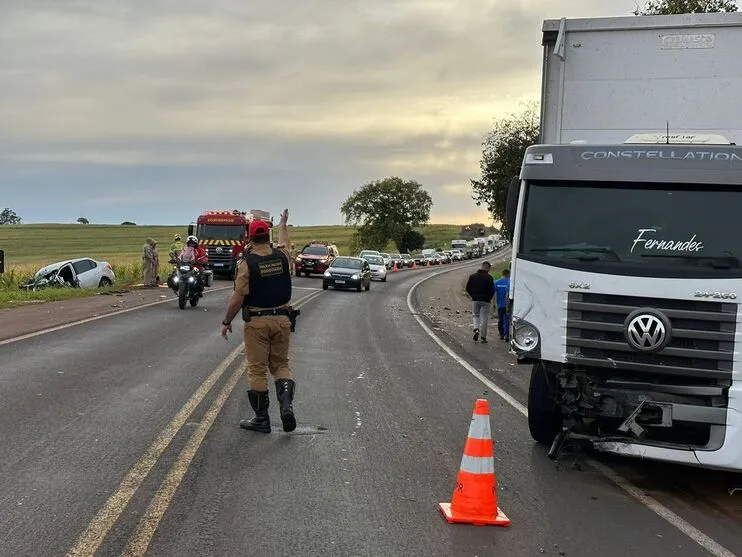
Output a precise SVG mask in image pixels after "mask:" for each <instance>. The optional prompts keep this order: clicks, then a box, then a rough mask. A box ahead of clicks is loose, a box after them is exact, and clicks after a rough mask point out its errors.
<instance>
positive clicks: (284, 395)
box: [276, 379, 296, 431]
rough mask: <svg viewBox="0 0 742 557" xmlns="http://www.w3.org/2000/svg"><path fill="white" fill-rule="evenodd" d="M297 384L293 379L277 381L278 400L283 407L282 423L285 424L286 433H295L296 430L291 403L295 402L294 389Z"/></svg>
mask: <svg viewBox="0 0 742 557" xmlns="http://www.w3.org/2000/svg"><path fill="white" fill-rule="evenodd" d="M295 388H296V383H294V380H293V379H278V380H277V381H276V398H277V399H278V403H279V404H280V405H281V421H282V422H283V430H284V431H294V430H295V429H296V418H295V417H294V409H293V407H292V406H291V403H292V402H293V400H294V389H295Z"/></svg>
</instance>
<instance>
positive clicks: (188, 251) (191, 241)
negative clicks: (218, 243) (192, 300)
mask: <svg viewBox="0 0 742 557" xmlns="http://www.w3.org/2000/svg"><path fill="white" fill-rule="evenodd" d="M178 260H179V261H183V262H184V263H192V264H193V269H194V270H195V271H196V273H197V280H198V295H199V297H203V290H204V276H203V275H204V273H203V266H204V265H205V264H206V263H208V262H209V256H208V254H207V253H206V249H205V248H204V247H203V246H201V245H199V243H198V238H197V237H196V236H193V235H191V236H188V238H186V245H185V247H184V248H183V249H182V250H181V251H180V253H179V254H178Z"/></svg>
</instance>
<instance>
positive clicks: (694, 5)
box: [634, 0, 737, 15]
mask: <svg viewBox="0 0 742 557" xmlns="http://www.w3.org/2000/svg"><path fill="white" fill-rule="evenodd" d="M736 11H737V0H649V1H648V2H647V3H646V4H645V5H644V8H641V9H640V8H637V9H636V10H634V15H672V14H698V13H714V12H736Z"/></svg>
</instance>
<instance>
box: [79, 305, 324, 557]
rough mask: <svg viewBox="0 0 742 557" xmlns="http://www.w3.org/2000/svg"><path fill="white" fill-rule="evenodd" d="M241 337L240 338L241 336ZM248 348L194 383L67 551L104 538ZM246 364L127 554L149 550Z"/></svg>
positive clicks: (84, 551) (88, 555) (94, 545)
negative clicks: (202, 405) (192, 462)
mask: <svg viewBox="0 0 742 557" xmlns="http://www.w3.org/2000/svg"><path fill="white" fill-rule="evenodd" d="M321 294H322V291H318V292H314V293H312V294H309V295H307V296H304V297H303V298H300V299H299V300H298V301H297V303H295V304H294V307H296V308H300V307H301V306H304V305H306V304H308V303H309V302H311V301H312V300H313V299H315V298H316V297H318V296H320V295H321ZM238 338H240V343H241V342H242V340H241V337H238ZM243 351H244V346H243V345H242V344H240V346H238V347H237V348H235V349H234V350H233V351H232V352H230V354H229V355H228V356H227V357H226V358H225V359H224V361H223V362H222V363H220V364H219V366H218V367H217V368H216V369H215V370H214V371H213V372H212V373H211V374H210V375H209V376H208V377H207V378H206V380H205V381H204V382H203V383H202V384H201V386H199V388H198V389H196V392H194V393H193V395H192V396H191V398H190V399H189V400H188V402H186V403H185V404H184V405H183V407H182V408H181V409H180V410H179V411H178V413H177V414H175V416H174V417H173V419H172V420H171V421H170V423H169V424H168V425H167V426H165V428H164V429H163V430H162V431H161V432H160V434H159V435H158V436H157V438H156V439H155V440H154V441H153V442H152V444H151V445H150V446H149V447H148V448H147V450H146V451H145V452H144V454H143V455H142V457H141V458H140V459H139V460H138V461H137V463H136V464H134V466H133V467H132V468H131V470H129V472H127V474H126V476H124V479H123V480H122V481H121V483H120V484H119V486H118V488H117V489H116V491H115V492H114V493H113V495H111V496H110V497H109V498H108V500H107V501H106V503H105V504H104V505H103V507H102V508H101V509H100V510H99V511H98V513H97V514H96V515H95V517H94V518H93V520H91V521H90V523H89V524H88V527H87V528H86V529H85V531H84V532H83V533H82V534H81V535H80V537H78V539H77V541H76V542H75V545H74V546H73V548H72V549H71V550H70V551H69V552H68V553H67V557H92V556H93V555H95V553H96V551H97V550H98V548H99V547H100V545H101V544H102V543H103V541H104V540H105V539H106V536H107V535H108V533H109V532H110V531H111V528H113V526H114V524H116V521H117V520H118V519H119V518H120V517H121V514H122V513H123V512H124V509H125V508H126V506H127V505H128V504H129V501H130V500H131V498H132V497H133V496H134V494H135V493H136V491H137V490H138V489H139V487H140V486H141V485H142V482H144V480H145V478H146V477H147V475H148V474H149V473H150V471H151V470H152V468H154V466H155V464H157V461H158V460H159V459H160V457H161V456H162V454H163V453H164V452H165V450H166V449H167V448H168V446H169V445H170V443H171V442H172V440H173V439H174V438H175V436H176V435H177V434H178V432H179V431H180V429H181V428H182V427H183V425H185V423H186V421H187V420H188V418H189V417H190V415H191V414H192V413H193V411H194V410H195V409H196V407H197V406H198V405H199V404H200V403H201V401H202V400H203V399H204V397H205V396H206V395H207V394H208V393H209V391H210V390H211V388H212V387H213V386H214V384H215V383H216V382H217V381H218V380H219V379H220V378H221V377H222V375H224V372H226V371H227V369H228V368H229V366H231V365H232V363H233V362H234V361H235V360H236V359H237V357H238V356H239V355H240V354H242V353H243ZM244 371H245V366H239V367H238V368H237V369H236V370H235V372H234V373H233V374H232V376H231V377H230V378H229V380H228V381H227V382H226V384H225V385H224V387H222V390H221V391H220V392H219V394H218V395H217V397H216V399H215V400H214V402H213V403H212V404H211V406H210V407H209V409H208V410H207V411H206V414H205V415H204V417H203V419H202V420H201V422H200V424H199V425H198V427H197V428H196V430H195V431H194V432H193V434H192V435H191V437H190V439H188V442H187V443H186V445H185V447H184V448H183V450H182V451H181V452H180V454H179V455H178V458H177V459H176V460H175V463H174V464H173V465H172V467H171V468H170V470H169V471H168V473H167V476H166V477H165V479H164V480H163V481H162V483H161V484H160V488H159V489H158V490H157V493H155V495H154V497H153V498H152V501H151V502H150V504H149V506H148V507H147V510H146V511H145V513H144V516H143V517H142V518H141V520H140V521H139V524H138V525H137V528H136V531H135V532H134V534H133V535H132V536H131V537H130V538H129V541H128V543H127V544H126V547H125V549H124V551H123V552H122V555H125V556H126V557H138V556H142V555H144V554H145V553H146V551H147V548H148V547H149V544H150V542H151V541H152V538H153V537H154V535H155V531H156V530H157V527H158V525H159V524H160V520H161V519H162V517H163V516H164V515H165V511H167V509H168V506H169V505H170V502H171V501H172V499H173V497H174V495H175V492H176V490H177V489H178V486H179V485H180V482H181V481H182V480H183V477H184V476H185V473H186V472H187V471H188V467H189V466H190V464H191V461H192V460H193V457H194V456H196V453H197V452H198V449H199V447H200V446H201V443H203V440H204V438H205V437H206V434H207V433H208V432H209V429H210V428H211V426H212V425H213V423H214V421H215V420H216V418H217V416H218V415H219V412H220V411H221V409H222V407H223V406H224V404H225V403H226V402H227V400H228V399H229V396H230V395H231V394H232V391H233V390H234V388H235V386H237V382H238V381H239V380H240V378H241V377H242V374H243V373H244Z"/></svg>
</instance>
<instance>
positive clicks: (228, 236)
mask: <svg viewBox="0 0 742 557" xmlns="http://www.w3.org/2000/svg"><path fill="white" fill-rule="evenodd" d="M244 235H245V227H244V226H240V225H238V224H237V225H232V224H199V225H198V232H197V236H198V239H199V240H239V239H241V238H243V237H244Z"/></svg>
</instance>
